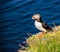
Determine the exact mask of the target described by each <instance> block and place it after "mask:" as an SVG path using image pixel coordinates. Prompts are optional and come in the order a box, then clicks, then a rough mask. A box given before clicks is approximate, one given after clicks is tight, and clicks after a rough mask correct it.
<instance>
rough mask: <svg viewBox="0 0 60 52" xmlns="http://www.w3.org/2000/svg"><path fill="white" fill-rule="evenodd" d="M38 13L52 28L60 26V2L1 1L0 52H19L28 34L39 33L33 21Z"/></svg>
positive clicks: (31, 0) (55, 0)
mask: <svg viewBox="0 0 60 52" xmlns="http://www.w3.org/2000/svg"><path fill="white" fill-rule="evenodd" d="M36 13H39V14H41V16H42V20H43V21H45V22H46V23H47V24H48V25H50V26H51V27H53V25H52V23H53V22H54V23H56V25H60V0H0V22H1V23H0V52H17V50H18V49H19V48H20V47H19V45H18V44H22V45H25V43H24V41H25V38H28V36H27V34H26V33H32V34H35V33H37V32H39V31H38V30H37V29H36V28H35V26H34V21H33V20H32V19H31V17H32V15H34V14H36Z"/></svg>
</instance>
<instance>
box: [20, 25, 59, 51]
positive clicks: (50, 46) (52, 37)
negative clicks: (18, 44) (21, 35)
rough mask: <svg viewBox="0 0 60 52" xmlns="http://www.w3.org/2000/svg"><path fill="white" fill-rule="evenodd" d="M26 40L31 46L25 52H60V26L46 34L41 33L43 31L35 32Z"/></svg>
mask: <svg viewBox="0 0 60 52" xmlns="http://www.w3.org/2000/svg"><path fill="white" fill-rule="evenodd" d="M26 42H27V44H28V45H29V47H27V49H26V50H24V51H25V52H60V26H58V27H57V30H55V29H54V32H48V33H47V34H45V35H41V32H40V33H37V34H34V35H33V36H31V37H30V38H28V39H27V40H26ZM24 51H22V52H24ZM20 52H21V51H20Z"/></svg>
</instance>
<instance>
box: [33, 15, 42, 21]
mask: <svg viewBox="0 0 60 52" xmlns="http://www.w3.org/2000/svg"><path fill="white" fill-rule="evenodd" d="M40 17H41V15H40V14H35V15H33V16H32V19H33V20H37V19H40Z"/></svg>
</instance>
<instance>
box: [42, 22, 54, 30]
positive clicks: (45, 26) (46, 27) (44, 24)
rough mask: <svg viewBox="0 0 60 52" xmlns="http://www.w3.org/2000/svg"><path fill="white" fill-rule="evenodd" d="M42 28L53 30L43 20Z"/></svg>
mask: <svg viewBox="0 0 60 52" xmlns="http://www.w3.org/2000/svg"><path fill="white" fill-rule="evenodd" d="M42 26H43V28H45V29H46V30H48V31H53V30H52V28H51V27H49V26H48V25H47V24H46V23H45V22H43V23H42Z"/></svg>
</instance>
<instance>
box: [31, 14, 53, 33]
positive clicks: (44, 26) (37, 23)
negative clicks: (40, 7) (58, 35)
mask: <svg viewBox="0 0 60 52" xmlns="http://www.w3.org/2000/svg"><path fill="white" fill-rule="evenodd" d="M32 19H33V20H35V23H34V24H35V27H36V28H37V29H38V30H40V31H41V32H42V33H44V34H46V33H47V32H48V31H53V29H52V28H51V27H50V26H49V25H48V24H46V23H45V22H44V21H43V20H42V17H41V15H40V14H35V15H33V16H32Z"/></svg>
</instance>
